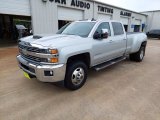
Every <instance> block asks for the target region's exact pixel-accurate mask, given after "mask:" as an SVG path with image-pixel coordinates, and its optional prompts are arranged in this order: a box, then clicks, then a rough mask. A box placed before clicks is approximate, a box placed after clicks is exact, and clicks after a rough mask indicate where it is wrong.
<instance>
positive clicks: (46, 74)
mask: <svg viewBox="0 0 160 120" xmlns="http://www.w3.org/2000/svg"><path fill="white" fill-rule="evenodd" d="M44 75H45V76H53V75H54V73H53V71H44Z"/></svg>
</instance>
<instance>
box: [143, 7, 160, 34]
mask: <svg viewBox="0 0 160 120" xmlns="http://www.w3.org/2000/svg"><path fill="white" fill-rule="evenodd" d="M142 13H143V14H146V15H147V16H148V17H147V22H146V24H147V27H146V31H150V30H152V29H160V22H159V17H160V10H156V11H146V12H142Z"/></svg>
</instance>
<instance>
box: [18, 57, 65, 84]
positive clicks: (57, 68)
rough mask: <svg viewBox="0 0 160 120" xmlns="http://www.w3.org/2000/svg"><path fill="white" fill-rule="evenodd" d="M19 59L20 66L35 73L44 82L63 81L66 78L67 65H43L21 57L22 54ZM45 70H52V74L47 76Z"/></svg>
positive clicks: (32, 73) (30, 72) (28, 71)
mask: <svg viewBox="0 0 160 120" xmlns="http://www.w3.org/2000/svg"><path fill="white" fill-rule="evenodd" d="M17 60H18V62H19V67H20V68H21V69H22V70H23V71H25V72H27V73H29V74H31V75H33V76H36V78H37V79H38V80H40V81H42V82H58V81H62V80H64V78H65V72H66V65H65V64H59V65H41V64H35V63H32V62H29V61H27V60H25V59H23V58H22V57H21V55H18V56H17ZM45 71H52V72H53V75H52V76H46V75H45Z"/></svg>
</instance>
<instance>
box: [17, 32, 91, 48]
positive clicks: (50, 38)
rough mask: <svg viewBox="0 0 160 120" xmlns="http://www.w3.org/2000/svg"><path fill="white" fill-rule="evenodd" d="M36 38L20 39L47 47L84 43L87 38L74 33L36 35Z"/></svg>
mask: <svg viewBox="0 0 160 120" xmlns="http://www.w3.org/2000/svg"><path fill="white" fill-rule="evenodd" d="M37 37H38V38H34V37H33V36H29V37H25V38H22V39H20V41H23V42H27V43H30V44H31V45H32V46H36V45H40V46H43V47H47V48H62V47H66V46H72V45H79V44H84V43H85V44H86V43H88V42H89V40H88V39H86V38H82V37H80V36H75V35H58V34H57V35H38V36H37Z"/></svg>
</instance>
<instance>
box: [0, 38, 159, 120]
mask: <svg viewBox="0 0 160 120" xmlns="http://www.w3.org/2000/svg"><path fill="white" fill-rule="evenodd" d="M17 54H18V50H17V48H16V47H9V48H0V120H54V119H55V120H160V40H149V41H148V45H147V50H146V56H145V58H144V61H143V62H141V63H137V62H131V61H129V60H125V61H123V62H121V63H118V64H116V65H113V66H111V67H109V68H107V69H104V70H102V71H100V72H95V71H93V70H90V71H89V77H88V80H87V82H86V84H85V86H84V87H82V88H81V89H80V90H78V91H69V90H67V89H65V88H63V87H61V86H57V85H53V84H50V83H42V82H39V81H37V80H36V79H32V80H28V79H26V78H25V77H24V76H23V72H22V71H21V70H20V69H19V68H18V65H17V61H16V55H17Z"/></svg>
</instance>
